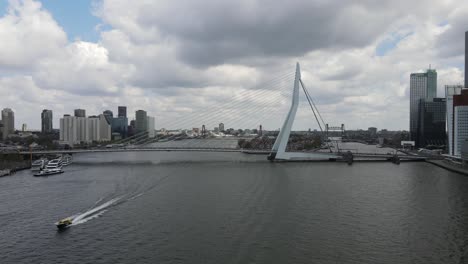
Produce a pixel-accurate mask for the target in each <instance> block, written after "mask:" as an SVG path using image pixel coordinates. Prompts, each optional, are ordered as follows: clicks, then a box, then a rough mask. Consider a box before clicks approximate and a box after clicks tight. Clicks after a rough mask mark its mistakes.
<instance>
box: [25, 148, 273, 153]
mask: <svg viewBox="0 0 468 264" xmlns="http://www.w3.org/2000/svg"><path fill="white" fill-rule="evenodd" d="M143 151H186V152H243V150H242V149H228V148H105V149H104V148H103V149H62V150H33V151H20V152H19V154H23V155H26V154H33V155H47V154H77V153H110V152H143ZM16 153H18V152H16ZM264 153H270V151H264Z"/></svg>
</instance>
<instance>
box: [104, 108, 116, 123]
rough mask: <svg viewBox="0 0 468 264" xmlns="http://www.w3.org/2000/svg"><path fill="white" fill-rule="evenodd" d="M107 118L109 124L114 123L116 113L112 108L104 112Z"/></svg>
mask: <svg viewBox="0 0 468 264" xmlns="http://www.w3.org/2000/svg"><path fill="white" fill-rule="evenodd" d="M102 113H103V114H104V116H105V117H106V119H107V122H108V123H109V124H112V118H114V113H113V112H112V111H111V110H106V111H104V112H102Z"/></svg>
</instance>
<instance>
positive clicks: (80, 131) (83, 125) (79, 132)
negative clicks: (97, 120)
mask: <svg viewBox="0 0 468 264" xmlns="http://www.w3.org/2000/svg"><path fill="white" fill-rule="evenodd" d="M75 118H76V138H77V140H78V141H79V142H89V129H88V118H86V117H75Z"/></svg>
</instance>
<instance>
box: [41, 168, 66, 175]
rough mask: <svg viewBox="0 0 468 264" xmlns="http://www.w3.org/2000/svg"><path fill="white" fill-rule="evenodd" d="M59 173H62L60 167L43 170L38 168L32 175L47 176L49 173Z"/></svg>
mask: <svg viewBox="0 0 468 264" xmlns="http://www.w3.org/2000/svg"><path fill="white" fill-rule="evenodd" d="M60 173H64V171H63V170H62V168H55V169H43V170H40V171H39V172H38V173H35V174H34V176H36V177H39V176H49V175H54V174H60Z"/></svg>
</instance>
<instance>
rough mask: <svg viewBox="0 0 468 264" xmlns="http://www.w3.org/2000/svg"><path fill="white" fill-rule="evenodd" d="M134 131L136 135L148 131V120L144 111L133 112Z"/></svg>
mask: <svg viewBox="0 0 468 264" xmlns="http://www.w3.org/2000/svg"><path fill="white" fill-rule="evenodd" d="M135 129H136V132H137V133H139V132H143V131H147V130H148V118H147V114H146V111H143V110H138V111H136V112H135Z"/></svg>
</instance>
